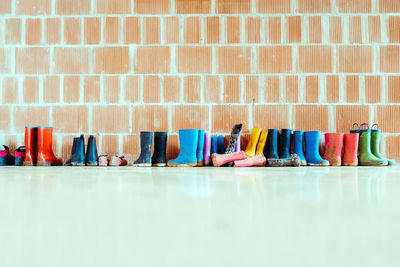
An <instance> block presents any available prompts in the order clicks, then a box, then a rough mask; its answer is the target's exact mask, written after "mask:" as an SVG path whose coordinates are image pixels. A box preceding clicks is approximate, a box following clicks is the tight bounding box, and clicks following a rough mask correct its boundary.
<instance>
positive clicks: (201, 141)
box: [196, 130, 204, 167]
mask: <svg viewBox="0 0 400 267" xmlns="http://www.w3.org/2000/svg"><path fill="white" fill-rule="evenodd" d="M203 150H204V130H199V138H198V143H197V151H196V157H197V166H199V167H201V166H204V160H203V159H204V157H203V153H204V151H203Z"/></svg>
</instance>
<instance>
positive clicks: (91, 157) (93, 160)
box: [85, 135, 99, 166]
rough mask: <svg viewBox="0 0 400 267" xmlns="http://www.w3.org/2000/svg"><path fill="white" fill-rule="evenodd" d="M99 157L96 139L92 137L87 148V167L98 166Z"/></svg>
mask: <svg viewBox="0 0 400 267" xmlns="http://www.w3.org/2000/svg"><path fill="white" fill-rule="evenodd" d="M98 157H99V155H98V154H97V146H96V137H94V136H93V135H91V136H90V137H89V140H88V145H87V148H86V157H85V163H86V165H87V166H97V165H98V163H97V159H98Z"/></svg>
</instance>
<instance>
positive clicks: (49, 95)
mask: <svg viewBox="0 0 400 267" xmlns="http://www.w3.org/2000/svg"><path fill="white" fill-rule="evenodd" d="M43 101H44V102H46V103H59V102H60V77H59V76H46V77H45V78H44V80H43Z"/></svg>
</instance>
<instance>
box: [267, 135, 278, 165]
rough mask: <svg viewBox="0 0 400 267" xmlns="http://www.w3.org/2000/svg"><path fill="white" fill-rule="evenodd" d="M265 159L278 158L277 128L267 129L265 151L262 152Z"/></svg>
mask: <svg viewBox="0 0 400 267" xmlns="http://www.w3.org/2000/svg"><path fill="white" fill-rule="evenodd" d="M264 154H265V155H267V156H266V158H267V159H279V156H278V130H277V129H269V130H268V137H267V153H265V152H264Z"/></svg>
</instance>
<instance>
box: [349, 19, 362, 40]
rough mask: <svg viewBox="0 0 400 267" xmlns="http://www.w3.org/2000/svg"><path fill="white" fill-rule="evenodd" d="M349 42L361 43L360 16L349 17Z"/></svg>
mask: <svg viewBox="0 0 400 267" xmlns="http://www.w3.org/2000/svg"><path fill="white" fill-rule="evenodd" d="M349 42H350V43H362V30H361V17H360V16H351V17H349Z"/></svg>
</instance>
